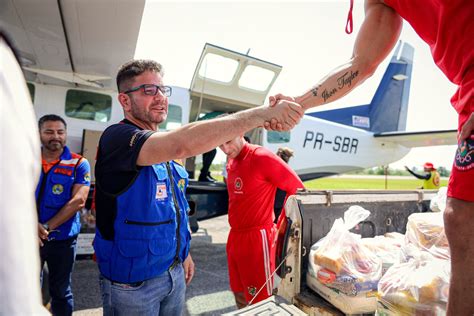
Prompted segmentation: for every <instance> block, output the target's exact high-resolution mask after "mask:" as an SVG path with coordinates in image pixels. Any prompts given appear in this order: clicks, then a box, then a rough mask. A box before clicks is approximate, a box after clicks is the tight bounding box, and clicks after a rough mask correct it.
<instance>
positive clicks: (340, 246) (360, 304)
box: [306, 206, 399, 314]
mask: <svg viewBox="0 0 474 316" xmlns="http://www.w3.org/2000/svg"><path fill="white" fill-rule="evenodd" d="M369 215H370V212H369V211H367V210H365V209H363V208H362V207H360V206H351V207H350V208H349V209H348V210H347V211H346V212H345V213H344V219H342V218H339V219H337V220H336V221H335V222H334V225H333V226H332V228H331V230H330V232H329V233H328V234H327V236H326V237H324V238H323V239H321V240H320V241H318V242H317V243H316V244H315V245H313V246H312V247H311V252H310V263H309V269H308V273H307V276H306V281H307V284H308V286H309V287H310V288H312V289H313V290H314V291H316V292H317V293H318V294H319V295H321V296H322V297H323V298H325V299H326V300H327V301H329V302H330V303H331V304H332V305H334V306H335V307H337V308H338V309H340V310H341V311H343V312H344V313H346V314H358V313H374V312H375V310H376V308H377V285H378V282H379V280H380V278H381V276H382V267H383V263H384V259H382V258H381V257H384V255H383V254H382V253H385V251H388V252H393V249H390V247H391V245H392V246H393V247H394V248H398V247H397V246H396V245H395V244H397V241H395V242H388V243H386V242H385V241H384V242H380V241H381V239H380V238H379V239H378V240H377V241H375V240H374V241H372V242H365V241H363V239H362V238H361V236H360V235H357V234H354V233H351V232H350V231H349V230H350V229H352V228H353V227H355V226H356V225H357V224H359V223H360V222H361V221H363V220H365V219H366V218H367V217H368V216H369ZM382 238H383V237H382ZM387 239H391V240H396V239H393V238H387ZM368 244H370V246H368ZM379 247H381V248H383V249H384V250H385V251H381V252H380V253H381V254H382V255H378V254H376V252H375V251H374V250H373V249H374V248H377V249H378V248H379ZM398 249H399V248H398ZM392 257H393V256H391V255H390V256H385V261H387V262H388V261H391V260H395V259H393V258H392Z"/></svg>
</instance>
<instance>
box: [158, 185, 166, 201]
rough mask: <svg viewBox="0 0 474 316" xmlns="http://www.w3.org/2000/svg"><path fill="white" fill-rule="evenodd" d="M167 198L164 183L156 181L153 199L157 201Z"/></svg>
mask: <svg viewBox="0 0 474 316" xmlns="http://www.w3.org/2000/svg"><path fill="white" fill-rule="evenodd" d="M167 198H168V192H167V191H166V183H165V182H158V183H157V184H156V195H155V199H157V200H159V201H163V200H166V199H167Z"/></svg>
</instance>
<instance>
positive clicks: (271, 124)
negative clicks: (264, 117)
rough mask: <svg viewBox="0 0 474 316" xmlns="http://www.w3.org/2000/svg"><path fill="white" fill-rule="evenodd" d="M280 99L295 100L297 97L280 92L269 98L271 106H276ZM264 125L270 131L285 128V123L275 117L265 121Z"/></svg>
mask: <svg viewBox="0 0 474 316" xmlns="http://www.w3.org/2000/svg"><path fill="white" fill-rule="evenodd" d="M280 100H286V101H291V102H295V98H293V97H290V96H286V95H283V94H281V93H278V94H276V95H274V96H270V97H269V98H268V105H269V106H270V107H274V106H275V105H276V104H277V103H278V101H280ZM263 126H264V127H265V129H266V130H268V131H283V130H284V129H283V125H282V124H281V123H280V122H278V121H277V120H276V119H275V118H272V119H271V120H269V121H265V123H264V124H263Z"/></svg>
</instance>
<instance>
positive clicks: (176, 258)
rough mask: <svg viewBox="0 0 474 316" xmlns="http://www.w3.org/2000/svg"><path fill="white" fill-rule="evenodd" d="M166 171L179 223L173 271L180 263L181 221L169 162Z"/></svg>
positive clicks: (172, 265)
mask: <svg viewBox="0 0 474 316" xmlns="http://www.w3.org/2000/svg"><path fill="white" fill-rule="evenodd" d="M166 171H167V172H168V177H169V178H170V187H171V193H172V195H173V202H174V207H175V208H176V222H177V224H178V225H177V227H176V239H177V242H178V244H177V245H176V255H175V257H174V261H173V264H171V269H173V268H174V267H175V266H176V265H177V264H178V263H179V262H180V261H179V250H180V247H181V234H180V227H181V219H180V210H179V205H178V202H177V200H176V194H175V191H174V180H173V174H172V172H171V168H170V164H169V162H166Z"/></svg>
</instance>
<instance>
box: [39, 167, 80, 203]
mask: <svg viewBox="0 0 474 316" xmlns="http://www.w3.org/2000/svg"><path fill="white" fill-rule="evenodd" d="M48 181H49V184H48V186H47V187H46V189H47V190H50V192H45V193H46V194H45V201H44V202H45V205H46V206H50V207H62V206H63V205H64V204H66V203H67V201H69V199H70V198H71V186H72V182H73V179H72V178H71V177H69V176H66V175H63V174H56V173H53V174H52V175H51V177H50V179H49V180H48Z"/></svg>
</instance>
